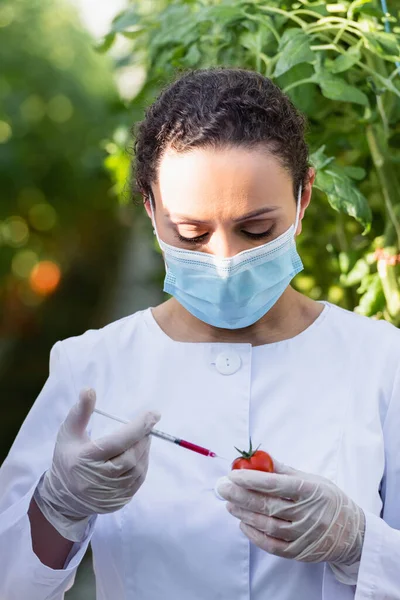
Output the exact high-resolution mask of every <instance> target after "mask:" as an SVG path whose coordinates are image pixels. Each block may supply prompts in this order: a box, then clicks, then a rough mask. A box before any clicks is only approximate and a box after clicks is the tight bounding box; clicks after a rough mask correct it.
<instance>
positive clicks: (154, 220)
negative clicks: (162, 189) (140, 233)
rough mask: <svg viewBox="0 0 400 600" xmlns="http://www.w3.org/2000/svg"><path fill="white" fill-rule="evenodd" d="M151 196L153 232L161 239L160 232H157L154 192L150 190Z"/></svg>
mask: <svg viewBox="0 0 400 600" xmlns="http://www.w3.org/2000/svg"><path fill="white" fill-rule="evenodd" d="M149 197H150V209H151V216H152V225H153V234H154V235H155V236H157V240H158V241H160V240H159V237H158V233H157V227H156V218H155V216H154V197H153V194H152V192H149Z"/></svg>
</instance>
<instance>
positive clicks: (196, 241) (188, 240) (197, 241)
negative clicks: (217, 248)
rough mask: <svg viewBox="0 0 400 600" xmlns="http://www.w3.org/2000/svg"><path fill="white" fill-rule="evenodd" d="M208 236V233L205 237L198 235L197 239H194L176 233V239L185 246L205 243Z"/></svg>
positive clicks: (204, 234)
mask: <svg viewBox="0 0 400 600" xmlns="http://www.w3.org/2000/svg"><path fill="white" fill-rule="evenodd" d="M207 236H208V233H203V235H198V236H197V237H194V238H186V237H183V235H181V234H180V233H178V232H177V233H176V237H177V238H178V240H179V241H180V242H183V243H184V244H201V243H202V242H204V241H205V240H206V237H207Z"/></svg>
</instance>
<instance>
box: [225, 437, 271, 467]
mask: <svg viewBox="0 0 400 600" xmlns="http://www.w3.org/2000/svg"><path fill="white" fill-rule="evenodd" d="M259 447H260V446H258V448H259ZM258 448H257V450H254V451H253V448H252V445H251V439H250V450H249V451H248V452H244V451H243V450H239V449H238V448H236V446H235V450H237V451H238V452H240V456H238V458H235V460H234V461H233V463H232V471H233V470H234V469H254V470H255V471H266V472H268V473H273V472H274V462H273V460H272V458H271V457H270V455H269V454H268V453H267V452H264V451H263V450H258Z"/></svg>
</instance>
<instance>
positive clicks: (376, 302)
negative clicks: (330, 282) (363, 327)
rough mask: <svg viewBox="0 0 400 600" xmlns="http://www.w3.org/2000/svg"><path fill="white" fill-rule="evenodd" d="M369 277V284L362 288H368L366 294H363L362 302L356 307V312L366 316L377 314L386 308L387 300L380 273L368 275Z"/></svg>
mask: <svg viewBox="0 0 400 600" xmlns="http://www.w3.org/2000/svg"><path fill="white" fill-rule="evenodd" d="M367 277H368V280H367V285H366V286H364V285H363V286H362V289H366V291H365V293H364V295H363V296H361V298H360V302H359V304H358V306H357V307H356V308H355V312H357V313H358V314H360V315H364V316H366V317H372V316H373V315H376V313H378V312H381V311H383V310H384V308H385V305H386V301H385V295H384V293H383V289H382V283H381V280H380V278H379V275H378V273H374V274H373V275H368V276H367ZM363 284H364V282H363ZM357 291H358V290H357Z"/></svg>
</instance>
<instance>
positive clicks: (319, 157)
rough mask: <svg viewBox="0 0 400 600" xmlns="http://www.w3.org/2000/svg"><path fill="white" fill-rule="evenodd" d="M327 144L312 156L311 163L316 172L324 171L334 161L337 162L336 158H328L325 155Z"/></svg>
mask: <svg viewBox="0 0 400 600" xmlns="http://www.w3.org/2000/svg"><path fill="white" fill-rule="evenodd" d="M325 148H326V146H325V144H324V145H323V146H321V147H320V148H318V150H316V151H315V152H313V153H312V154H310V162H311V164H312V166H313V167H314V168H315V169H316V170H320V169H323V168H324V167H326V165H329V164H330V163H331V162H332V161H333V160H335V157H334V156H326V154H325V152H324V151H325Z"/></svg>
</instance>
